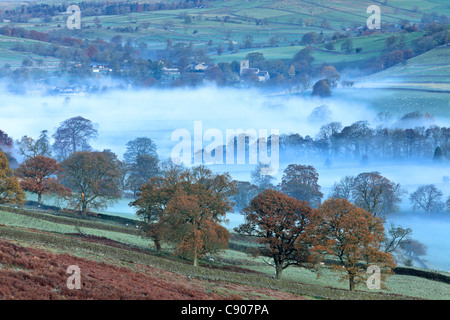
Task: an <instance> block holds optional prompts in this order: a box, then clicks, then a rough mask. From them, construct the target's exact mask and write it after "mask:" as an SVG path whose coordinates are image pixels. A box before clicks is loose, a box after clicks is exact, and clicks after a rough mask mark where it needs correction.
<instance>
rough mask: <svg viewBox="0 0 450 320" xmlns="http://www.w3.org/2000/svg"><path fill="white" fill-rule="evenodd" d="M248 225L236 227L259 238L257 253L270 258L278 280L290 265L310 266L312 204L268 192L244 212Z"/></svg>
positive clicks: (274, 192)
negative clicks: (310, 205)
mask: <svg viewBox="0 0 450 320" xmlns="http://www.w3.org/2000/svg"><path fill="white" fill-rule="evenodd" d="M244 214H245V222H244V223H243V224H242V225H241V226H239V228H236V229H235V231H236V232H238V233H240V234H248V235H253V236H257V237H258V241H259V243H260V244H261V246H259V247H258V248H257V249H256V250H255V252H254V254H255V255H259V256H264V257H269V258H270V259H271V260H273V265H274V266H275V278H276V279H280V278H281V275H282V272H283V270H284V269H286V268H287V267H289V266H291V265H305V264H308V263H310V262H311V261H310V258H311V256H310V254H309V253H310V249H311V246H310V245H309V243H310V239H309V231H308V230H309V229H310V226H309V223H310V218H311V214H312V209H311V208H310V207H309V205H308V204H307V203H306V202H304V201H300V200H297V199H295V198H292V197H289V196H287V195H285V194H284V193H282V192H280V191H276V190H273V189H267V190H265V191H264V192H263V193H260V194H259V195H258V196H256V197H255V198H254V199H253V200H252V201H251V202H250V205H249V206H248V207H246V208H245V209H244Z"/></svg>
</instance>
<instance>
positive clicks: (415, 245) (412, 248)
mask: <svg viewBox="0 0 450 320" xmlns="http://www.w3.org/2000/svg"><path fill="white" fill-rule="evenodd" d="M401 248H402V249H403V250H405V252H406V254H407V255H409V256H412V257H420V256H424V255H426V254H427V247H426V246H425V245H424V244H423V243H421V242H419V241H417V240H414V239H409V240H407V241H405V242H404V243H402V245H401Z"/></svg>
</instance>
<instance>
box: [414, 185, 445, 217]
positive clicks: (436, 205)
mask: <svg viewBox="0 0 450 320" xmlns="http://www.w3.org/2000/svg"><path fill="white" fill-rule="evenodd" d="M442 196H443V193H442V191H440V190H439V189H438V188H436V186H435V185H434V184H428V185H423V186H420V187H418V188H417V190H416V191H414V192H413V193H411V195H410V197H409V199H410V201H411V203H412V204H413V209H415V210H417V209H421V210H424V211H425V212H426V213H434V212H439V211H442V210H443V209H444V206H445V204H444V202H443V201H442Z"/></svg>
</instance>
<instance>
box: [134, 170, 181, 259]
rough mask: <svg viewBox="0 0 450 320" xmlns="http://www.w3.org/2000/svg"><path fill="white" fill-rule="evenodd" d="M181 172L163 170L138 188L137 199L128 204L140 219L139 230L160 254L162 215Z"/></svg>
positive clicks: (162, 231)
mask: <svg viewBox="0 0 450 320" xmlns="http://www.w3.org/2000/svg"><path fill="white" fill-rule="evenodd" d="M182 172H183V170H180V169H179V168H176V167H172V168H169V169H168V170H165V171H164V172H163V175H162V176H157V177H153V178H150V179H149V181H148V182H147V183H146V184H144V185H143V186H141V187H140V188H139V191H138V192H137V199H136V200H134V201H132V202H131V203H130V206H132V207H135V208H137V211H136V215H137V216H138V217H139V219H140V223H139V224H140V227H141V230H142V231H143V232H144V234H145V235H146V236H147V237H149V238H151V239H152V240H153V242H154V244H155V247H156V250H157V252H158V253H160V252H161V244H162V243H161V242H162V240H163V235H164V221H163V215H164V214H165V213H166V209H167V204H168V203H169V202H170V201H171V199H172V198H173V197H174V195H175V192H176V190H177V184H178V183H179V181H180V174H181V173H182Z"/></svg>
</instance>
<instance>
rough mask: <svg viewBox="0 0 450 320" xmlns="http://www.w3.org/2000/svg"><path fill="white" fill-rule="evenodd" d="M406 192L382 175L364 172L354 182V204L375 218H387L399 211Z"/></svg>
mask: <svg viewBox="0 0 450 320" xmlns="http://www.w3.org/2000/svg"><path fill="white" fill-rule="evenodd" d="M405 192H406V191H405V190H403V189H402V188H401V187H400V184H397V183H394V182H392V181H390V180H389V179H387V178H385V177H383V176H381V175H380V173H379V172H364V173H361V174H359V175H358V176H357V177H356V178H355V180H354V186H353V189H352V197H353V201H354V203H355V204H356V205H357V206H358V207H360V208H363V209H364V210H366V211H368V212H370V213H371V214H372V215H373V216H376V217H380V216H383V217H384V216H386V215H388V214H390V213H394V212H397V211H398V210H399V208H398V204H399V203H400V202H401V201H402V196H403V194H405Z"/></svg>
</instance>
